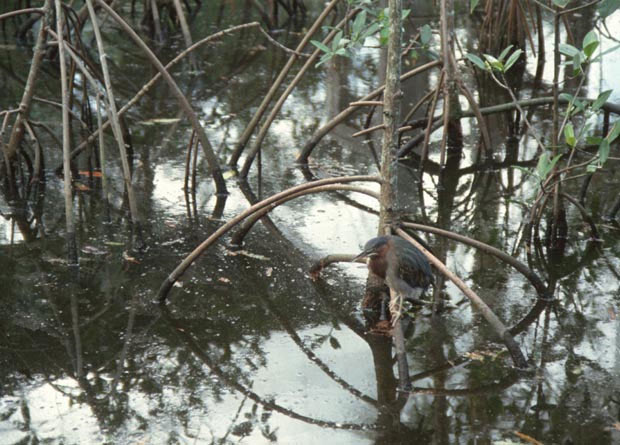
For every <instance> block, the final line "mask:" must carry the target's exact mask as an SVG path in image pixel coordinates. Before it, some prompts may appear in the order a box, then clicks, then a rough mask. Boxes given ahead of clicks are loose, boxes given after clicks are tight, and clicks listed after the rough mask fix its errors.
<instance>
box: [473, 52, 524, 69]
mask: <svg viewBox="0 0 620 445" xmlns="http://www.w3.org/2000/svg"><path fill="white" fill-rule="evenodd" d="M512 47H513V45H509V46H508V47H506V48H504V50H503V51H502V52H501V53H500V55H499V57H498V58H495V57H493V56H491V55H490V54H483V55H482V56H483V57H484V60H482V59H481V58H480V57H478V56H477V55H475V54H471V53H468V54H466V55H465V57H467V59H468V60H469V61H470V62H472V63H473V64H474V65H476V66H477V67H478V68H480V69H481V70H484V71H497V72H500V73H502V74H503V73H506V72H508V70H509V69H510V68H511V67H512V66H513V65H514V64H515V62H516V61H517V60H519V57H521V54H523V50H521V49H517V50H515V51H514V52H513V53H512V54H510V51H511V50H512ZM508 54H510V57H508V60H506V61H505V62H504V60H505V59H506V56H508Z"/></svg>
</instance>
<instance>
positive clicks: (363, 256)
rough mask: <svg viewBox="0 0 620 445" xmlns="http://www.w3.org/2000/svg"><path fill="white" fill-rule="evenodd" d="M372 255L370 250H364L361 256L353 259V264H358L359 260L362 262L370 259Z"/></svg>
mask: <svg viewBox="0 0 620 445" xmlns="http://www.w3.org/2000/svg"><path fill="white" fill-rule="evenodd" d="M371 254H372V251H370V250H364V251H362V252H360V253H359V255H357V256H356V257H355V258H353V259H352V260H351V261H352V262H356V261H357V260H362V259H364V258H368V257H369V256H370V255H371Z"/></svg>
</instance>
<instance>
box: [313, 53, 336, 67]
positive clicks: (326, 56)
mask: <svg viewBox="0 0 620 445" xmlns="http://www.w3.org/2000/svg"><path fill="white" fill-rule="evenodd" d="M332 57H334V55H333V54H332V53H327V54H323V56H322V57H321V58H320V59H319V61H318V63H317V64H316V66H317V67H318V66H321V65H323V64H324V63H325V62H327V61H328V60H329V59H331V58H332Z"/></svg>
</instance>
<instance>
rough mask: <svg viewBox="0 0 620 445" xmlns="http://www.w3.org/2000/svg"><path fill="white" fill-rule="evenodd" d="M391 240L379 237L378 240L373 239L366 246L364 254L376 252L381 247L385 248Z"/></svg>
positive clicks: (387, 237)
mask: <svg viewBox="0 0 620 445" xmlns="http://www.w3.org/2000/svg"><path fill="white" fill-rule="evenodd" d="M389 240H390V237H389V236H378V237H376V238H373V239H371V240H369V241H368V242H367V243H366V245H365V246H364V252H368V253H371V252H376V251H377V250H379V249H380V248H381V247H383V246H385V245H386V244H387V243H388V241H389Z"/></svg>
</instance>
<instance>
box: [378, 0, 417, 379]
mask: <svg viewBox="0 0 620 445" xmlns="http://www.w3.org/2000/svg"><path fill="white" fill-rule="evenodd" d="M388 8H389V22H390V25H389V26H390V34H389V38H388V48H387V66H386V70H385V90H384V92H383V125H384V132H383V144H382V148H381V179H382V181H383V182H382V183H381V209H380V212H379V234H381V235H387V234H389V233H390V230H391V229H390V225H391V223H392V222H393V220H394V208H395V206H396V187H397V182H398V181H397V172H398V169H397V168H396V165H395V161H396V153H397V152H398V126H399V122H400V104H401V96H402V94H401V90H400V71H401V59H400V52H401V39H402V37H401V29H402V23H401V19H402V4H401V0H389V2H388ZM399 298H402V296H399V295H395V293H394V292H393V291H392V289H390V300H391V302H390V309H393V308H394V309H395V310H394V311H393V313H392V320H393V321H395V324H394V328H393V335H394V347H395V349H396V357H397V361H398V380H399V386H400V388H401V389H408V388H409V387H410V386H411V383H410V380H409V365H408V364H407V354H406V353H405V338H404V334H403V327H402V323H401V318H400V314H399V313H396V312H397V311H398V309H397V308H398V307H399V306H400V305H398V304H394V303H395V301H396V300H398V299H399Z"/></svg>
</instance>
